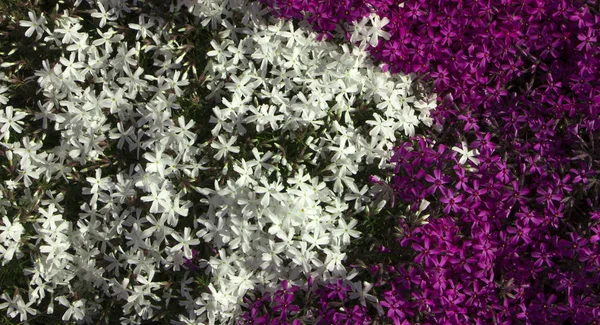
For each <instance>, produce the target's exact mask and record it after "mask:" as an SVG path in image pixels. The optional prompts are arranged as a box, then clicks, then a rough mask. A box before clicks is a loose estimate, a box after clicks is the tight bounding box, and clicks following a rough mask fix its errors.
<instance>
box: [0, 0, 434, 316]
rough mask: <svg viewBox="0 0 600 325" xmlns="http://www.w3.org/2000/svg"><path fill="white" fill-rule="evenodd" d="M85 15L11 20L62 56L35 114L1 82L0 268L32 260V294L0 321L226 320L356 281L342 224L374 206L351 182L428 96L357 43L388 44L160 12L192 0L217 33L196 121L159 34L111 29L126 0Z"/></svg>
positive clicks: (244, 12)
mask: <svg viewBox="0 0 600 325" xmlns="http://www.w3.org/2000/svg"><path fill="white" fill-rule="evenodd" d="M86 2H87V4H88V5H89V6H91V8H94V9H92V10H88V11H86V13H85V14H84V15H87V16H84V17H83V18H82V16H81V15H72V14H71V13H69V12H68V11H65V12H63V14H62V15H60V16H59V18H57V19H56V20H54V21H49V18H47V17H44V16H43V15H40V16H39V17H38V15H36V14H33V13H31V14H30V15H29V18H30V20H29V21H22V22H21V25H22V26H23V27H24V30H25V29H26V30H25V31H24V33H25V36H27V37H32V36H35V38H37V39H38V40H42V43H41V45H40V46H45V48H47V49H49V50H50V51H53V53H56V54H57V58H56V59H52V60H50V59H45V60H43V62H42V63H41V64H42V68H41V69H39V70H38V71H37V72H36V73H35V76H34V77H33V78H34V79H35V80H36V81H37V83H38V85H39V94H41V96H40V97H42V98H40V100H39V101H38V102H37V107H22V108H15V107H12V106H10V105H8V104H9V102H10V94H9V93H8V92H7V88H6V87H4V86H3V85H1V84H0V136H1V138H2V139H3V142H2V143H1V144H2V147H3V148H4V149H3V153H4V155H3V156H2V158H1V159H3V160H2V161H3V162H5V161H6V164H7V166H8V171H9V179H8V180H7V181H6V182H5V184H3V185H2V184H0V186H1V188H0V190H2V191H0V193H7V192H10V197H0V212H1V213H2V214H3V215H4V216H9V217H3V218H2V223H1V224H0V259H1V260H2V264H3V265H6V264H7V263H9V262H11V261H13V260H16V259H24V258H25V257H27V258H29V264H27V265H28V268H27V269H26V275H27V277H28V280H29V282H30V283H29V290H28V292H26V293H25V292H21V293H18V292H17V293H15V294H14V295H11V294H8V293H4V294H3V295H2V296H0V298H1V299H2V300H4V301H6V302H5V303H0V309H5V308H6V309H7V310H8V315H9V316H10V317H16V316H20V318H21V320H23V321H26V320H27V317H28V315H35V314H36V313H38V312H42V313H49V314H52V313H54V312H55V309H60V310H61V311H62V315H61V317H62V319H63V320H64V321H70V320H72V321H76V322H79V323H91V322H92V320H93V319H97V318H99V317H103V311H104V310H105V309H106V308H116V307H115V306H114V305H113V304H114V303H115V302H116V303H118V304H119V305H120V306H122V307H123V308H122V310H123V314H124V316H123V317H122V318H121V319H120V322H121V323H124V324H136V323H139V322H140V321H141V320H142V319H152V318H153V317H155V316H157V315H158V314H160V313H162V312H166V310H168V309H169V308H172V307H173V306H172V305H173V303H172V302H171V301H177V302H178V305H179V306H175V307H174V308H179V309H178V310H183V311H182V313H183V314H181V315H178V319H179V322H175V323H177V324H199V323H200V324H202V323H208V324H215V323H228V322H231V321H233V319H234V317H235V316H236V315H237V313H238V312H239V311H240V306H241V302H242V298H243V296H244V295H245V294H246V293H247V292H248V291H249V290H254V289H259V290H266V291H271V290H274V289H275V288H277V287H278V286H279V281H280V280H283V279H287V280H291V281H292V282H293V283H297V284H301V283H303V282H304V281H306V279H307V278H308V277H311V276H312V277H317V278H320V279H322V280H329V279H335V278H340V277H343V278H347V279H348V278H351V277H352V275H348V274H346V272H347V271H346V268H345V267H344V263H343V262H344V260H345V258H346V254H345V250H346V248H347V246H348V245H349V244H350V242H351V240H352V238H357V237H358V236H359V235H360V234H359V232H358V231H356V230H355V229H354V227H355V226H356V224H357V221H356V220H354V219H352V216H354V215H355V214H357V213H360V212H361V211H363V210H364V209H365V208H367V206H368V204H369V200H370V199H369V187H368V184H367V178H366V177H365V176H361V173H362V172H364V171H365V170H366V169H367V168H386V167H387V166H386V165H385V161H386V159H387V158H389V156H388V153H389V151H390V150H391V149H392V147H393V146H394V144H395V141H396V139H397V137H399V136H411V135H413V134H414V132H415V127H417V126H419V125H421V124H424V125H427V126H430V125H431V118H430V114H429V113H430V110H431V109H432V108H433V107H434V102H435V101H434V100H431V98H427V99H422V98H419V97H418V96H416V95H415V94H413V90H412V88H411V82H412V79H411V76H402V75H394V76H392V75H390V74H389V73H387V72H383V71H382V70H381V68H379V67H376V66H374V65H373V64H372V63H371V62H370V60H369V59H367V56H368V55H367V53H366V52H365V48H366V46H367V42H374V41H376V40H377V37H385V35H384V34H381V33H378V32H373V28H372V27H365V24H364V23H363V24H362V25H361V24H358V25H356V26H355V35H357V36H356V37H358V38H357V40H362V41H363V42H362V44H361V45H360V46H359V47H355V48H350V47H349V46H346V45H343V46H339V45H334V44H332V43H328V42H320V41H317V38H316V34H314V33H310V32H307V31H306V29H305V28H296V27H295V26H294V24H293V23H291V22H287V23H286V22H283V21H279V20H275V19H272V18H267V16H266V14H267V11H266V10H264V9H263V8H262V7H261V6H260V5H259V4H258V3H256V2H247V1H244V0H235V1H234V0H230V1H212V0H210V1H209V0H206V1H205V0H197V1H196V0H193V1H192V0H180V1H177V3H173V5H172V6H171V10H172V12H175V13H176V12H178V10H179V9H181V8H184V7H186V8H187V9H189V13H191V15H192V16H193V17H195V18H196V22H197V23H199V24H200V25H202V26H205V27H207V28H208V27H210V28H211V29H213V30H214V31H215V32H217V33H215V34H217V35H216V37H215V38H214V39H207V40H206V42H207V43H210V47H211V49H210V51H209V52H208V53H207V54H206V55H207V57H208V58H209V59H210V62H209V64H208V66H207V69H206V71H205V76H206V87H207V88H208V91H207V92H209V93H210V94H209V95H208V96H207V98H206V99H207V100H210V101H212V102H214V103H215V104H214V106H211V107H210V108H208V110H209V112H211V113H212V114H210V115H211V116H210V118H207V119H206V120H200V121H193V120H189V119H186V118H185V117H184V116H182V115H179V114H177V111H178V110H181V109H182V107H180V105H178V101H179V99H180V98H181V97H182V96H184V95H185V91H186V89H185V88H186V86H188V84H189V81H188V79H187V78H188V70H189V69H192V67H191V66H190V65H189V64H187V63H186V50H187V49H189V48H187V47H185V46H183V45H182V44H178V43H177V42H176V41H174V40H173V37H172V36H173V35H172V34H173V33H175V32H176V31H174V30H173V25H172V24H171V23H169V22H167V21H165V20H163V19H162V18H159V17H155V16H149V15H146V14H144V13H141V14H138V16H137V17H136V18H135V21H136V22H135V23H128V24H126V27H127V28H125V26H122V25H120V24H121V21H122V20H123V19H124V18H127V17H129V18H130V19H131V17H130V16H129V14H130V13H131V12H135V10H136V8H137V7H136V6H137V1H135V0H133V1H119V0H99V1H92V0H88V1H86ZM84 19H87V20H89V21H85V20H84ZM92 19H95V22H96V23H97V26H96V27H98V28H97V29H95V30H93V31H85V30H84V25H89V23H90V21H92ZM371 20H372V22H373V23H374V24H379V25H385V21H381V20H379V19H378V18H376V17H371ZM47 25H49V26H51V27H48V26H47ZM303 27H304V26H303ZM199 28H200V27H199ZM365 29H368V30H365ZM122 30H127V33H129V35H124V34H123V32H122ZM361 35H362V36H361ZM144 62H145V63H144ZM149 62H150V63H149ZM32 123H38V124H39V125H40V126H41V130H36V129H34V128H32V127H31V125H32ZM196 125H199V127H198V128H196V127H195V126H196ZM203 130H206V132H204V133H203ZM199 134H206V135H207V136H206V138H201V136H200V135H199ZM201 180H208V181H209V182H210V186H209V185H207V184H206V182H201ZM77 186H79V187H77ZM194 190H195V191H194ZM194 192H195V193H194ZM199 194H200V195H201V196H202V199H201V200H195V201H192V200H193V198H195V197H198V195H199ZM11 213H12V214H11ZM12 216H14V217H12ZM27 225H31V227H29V228H27ZM202 242H205V243H207V245H209V246H211V247H213V248H214V255H213V256H210V257H206V258H204V259H202V260H200V261H196V262H197V263H199V264H200V265H201V266H203V267H205V268H206V269H205V272H206V274H207V275H210V283H209V284H208V285H207V286H206V289H205V290H204V292H202V291H201V290H198V289H197V288H198V286H197V285H196V284H195V282H196V279H195V277H197V275H194V274H193V272H191V271H188V270H186V267H185V263H186V260H189V259H192V258H193V256H194V253H193V251H192V250H193V249H196V248H198V249H199V247H200V246H201V245H202V244H204V243H202ZM24 250H27V254H24V253H23V252H24ZM359 291H360V290H359ZM170 302H171V307H170V306H169V303H170ZM42 305H43V306H47V307H46V308H45V310H41V311H40V310H36V309H34V308H33V307H32V306H42ZM159 310H160V312H159ZM111 321H114V320H111Z"/></svg>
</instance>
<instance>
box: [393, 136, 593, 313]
mask: <svg viewBox="0 0 600 325" xmlns="http://www.w3.org/2000/svg"><path fill="white" fill-rule="evenodd" d="M473 148H480V151H479V153H478V154H477V155H476V156H470V159H471V161H469V162H465V159H463V158H465V157H467V153H468V152H470V151H472V150H469V149H473ZM506 150H507V148H502V147H501V146H499V145H498V144H497V143H496V142H495V140H494V138H492V136H491V134H490V133H487V134H485V135H483V136H482V137H480V138H478V139H477V141H475V142H473V144H471V145H470V146H468V145H463V147H453V148H448V147H447V146H445V145H444V144H441V143H433V141H431V140H426V139H424V138H418V139H415V140H414V141H413V142H412V144H411V143H405V144H404V145H403V146H402V147H401V148H398V150H397V151H396V155H395V156H394V158H392V161H395V162H397V163H398V164H397V166H396V171H397V176H396V177H395V179H394V181H393V183H392V184H390V185H391V186H392V187H393V188H394V189H395V191H396V193H397V195H398V199H399V201H404V202H414V203H415V206H416V205H417V204H416V203H417V202H419V201H421V202H422V201H426V202H428V203H429V204H428V206H427V207H426V209H425V211H426V212H427V214H428V215H429V218H428V219H427V221H426V222H423V220H422V219H421V218H420V217H419V215H418V214H416V213H408V214H407V215H406V216H405V218H404V219H402V220H401V223H400V227H401V230H402V234H401V235H399V237H398V244H399V245H401V246H403V247H410V248H412V251H413V254H412V261H411V262H407V263H402V264H401V265H400V266H397V267H395V268H391V269H390V271H389V272H388V273H389V276H390V277H391V278H392V279H393V280H391V281H390V283H389V284H387V286H389V287H388V290H387V291H385V292H386V293H385V294H384V296H385V298H384V299H382V305H383V306H384V309H385V310H387V314H388V316H390V317H391V318H392V319H394V320H395V321H403V320H404V319H411V318H410V317H408V314H405V315H401V314H395V310H394V308H392V307H390V306H391V304H392V303H397V304H398V306H404V307H403V308H405V309H407V310H410V311H414V312H418V314H419V315H420V316H419V317H421V318H424V319H426V320H428V321H430V322H441V323H444V322H449V323H452V324H459V323H477V322H485V321H486V320H489V319H494V321H495V322H496V323H498V324H503V323H514V322H519V321H523V322H527V321H529V322H532V323H541V322H545V323H548V322H549V323H553V324H554V323H556V324H564V323H565V322H569V321H570V322H574V323H577V324H584V323H589V322H590V321H591V320H593V319H595V318H594V316H593V315H594V314H595V313H597V310H596V309H597V307H595V306H597V304H598V302H599V301H598V299H599V298H600V297H599V296H598V294H597V292H598V288H597V287H596V285H595V284H594V283H596V279H598V276H600V274H599V273H598V270H599V269H598V266H600V264H598V262H600V260H599V259H598V252H599V251H600V250H599V249H600V247H599V246H598V234H597V233H598V231H600V224H599V223H598V221H597V220H594V219H593V218H591V216H593V214H590V215H587V216H586V215H585V214H583V215H582V214H580V213H581V212H579V211H573V210H574V209H569V208H567V207H566V205H565V203H567V202H569V201H568V200H565V199H568V198H571V199H574V198H575V197H577V196H580V195H581V194H582V192H584V191H585V185H583V184H581V183H579V182H577V181H571V179H572V178H574V177H572V176H571V175H567V176H566V177H563V178H562V179H560V178H554V180H553V181H552V182H548V183H542V184H535V183H529V182H527V181H524V180H523V181H522V180H521V179H522V178H517V176H518V175H519V170H518V169H517V170H515V169H514V167H513V166H510V164H508V163H507V161H506V160H505V159H504V157H505V156H507V153H506ZM567 204H568V203H567ZM594 206H596V207H597V203H596V204H595V205H594ZM414 210H416V209H414ZM596 219H597V218H596ZM386 304H387V305H386ZM595 308H596V309H595ZM415 319H416V318H415ZM415 319H412V320H415Z"/></svg>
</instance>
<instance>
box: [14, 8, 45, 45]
mask: <svg viewBox="0 0 600 325" xmlns="http://www.w3.org/2000/svg"><path fill="white" fill-rule="evenodd" d="M28 14H29V19H30V20H29V21H27V20H21V21H20V22H19V25H21V26H22V27H29V29H27V31H26V32H25V36H26V37H31V35H33V32H34V31H35V32H36V33H37V39H38V40H39V39H40V38H42V35H44V27H45V25H46V17H44V14H43V13H42V14H41V15H40V18H38V17H37V15H36V14H35V12H33V11H30V12H29V13H28Z"/></svg>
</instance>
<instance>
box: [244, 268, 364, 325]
mask: <svg viewBox="0 0 600 325" xmlns="http://www.w3.org/2000/svg"><path fill="white" fill-rule="evenodd" d="M350 291H351V286H350V285H349V284H347V283H344V281H342V280H338V281H336V282H334V283H330V284H321V285H317V283H315V282H314V281H312V279H311V280H309V282H308V286H307V287H306V288H303V289H301V288H300V287H299V286H295V285H292V286H290V285H289V283H288V281H285V280H284V281H282V283H281V289H279V290H277V291H276V292H275V293H274V294H273V295H270V294H268V293H265V294H263V296H262V297H258V298H256V299H247V301H246V302H247V305H248V307H247V309H248V312H246V313H244V314H243V315H242V317H241V320H240V321H239V322H238V324H240V325H241V324H247V325H250V324H253V325H267V324H268V325H300V324H307V323H314V324H346V325H350V324H365V325H366V324H372V319H371V318H370V317H369V316H368V315H367V307H366V306H363V305H360V304H355V303H351V302H349V295H348V292H350ZM300 306H302V309H301V308H300Z"/></svg>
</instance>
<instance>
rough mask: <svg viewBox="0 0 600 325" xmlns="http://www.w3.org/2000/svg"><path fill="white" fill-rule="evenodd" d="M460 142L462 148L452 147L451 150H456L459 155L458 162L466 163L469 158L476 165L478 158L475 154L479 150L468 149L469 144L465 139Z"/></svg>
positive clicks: (477, 153)
mask: <svg viewBox="0 0 600 325" xmlns="http://www.w3.org/2000/svg"><path fill="white" fill-rule="evenodd" d="M461 144H462V148H459V147H452V150H453V151H456V152H458V153H459V154H460V155H461V157H460V160H459V161H458V163H459V164H461V165H462V164H464V163H466V162H467V160H470V161H472V162H473V163H474V164H475V165H478V164H479V159H477V158H475V156H476V155H479V150H477V149H473V150H469V146H468V145H467V143H466V142H465V141H462V142H461Z"/></svg>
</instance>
